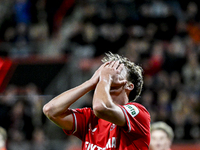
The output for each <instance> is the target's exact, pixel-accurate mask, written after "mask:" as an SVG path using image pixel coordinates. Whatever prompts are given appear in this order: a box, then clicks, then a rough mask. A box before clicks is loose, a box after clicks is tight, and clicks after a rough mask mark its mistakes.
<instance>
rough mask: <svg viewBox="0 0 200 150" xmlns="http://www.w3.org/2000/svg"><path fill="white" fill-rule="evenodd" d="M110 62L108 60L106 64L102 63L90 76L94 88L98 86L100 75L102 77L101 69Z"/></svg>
mask: <svg viewBox="0 0 200 150" xmlns="http://www.w3.org/2000/svg"><path fill="white" fill-rule="evenodd" d="M108 64H109V62H106V63H104V64H102V65H101V66H100V67H99V68H98V69H97V70H96V71H95V73H94V74H93V76H92V77H91V78H90V81H91V83H92V86H93V88H95V87H96V85H97V83H98V82H99V77H100V74H101V71H102V70H103V68H104V67H105V66H106V65H108Z"/></svg>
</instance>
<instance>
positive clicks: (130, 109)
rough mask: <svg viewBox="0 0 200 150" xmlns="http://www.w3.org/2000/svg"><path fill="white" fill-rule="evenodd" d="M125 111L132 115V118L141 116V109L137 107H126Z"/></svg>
mask: <svg viewBox="0 0 200 150" xmlns="http://www.w3.org/2000/svg"><path fill="white" fill-rule="evenodd" d="M124 107H125V109H126V110H127V111H128V112H129V114H131V116H133V117H135V116H137V114H139V109H138V108H137V107H136V106H135V105H125V106H124Z"/></svg>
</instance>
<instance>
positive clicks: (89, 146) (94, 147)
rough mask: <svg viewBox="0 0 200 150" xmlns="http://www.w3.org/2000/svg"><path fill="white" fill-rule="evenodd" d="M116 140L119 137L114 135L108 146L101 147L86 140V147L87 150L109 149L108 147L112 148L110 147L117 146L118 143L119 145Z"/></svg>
mask: <svg viewBox="0 0 200 150" xmlns="http://www.w3.org/2000/svg"><path fill="white" fill-rule="evenodd" d="M116 142H117V138H116V137H112V138H109V139H108V142H107V144H106V147H100V146H97V145H95V144H92V143H90V142H88V141H86V142H85V149H86V150H107V149H110V148H116V145H117V143H116Z"/></svg>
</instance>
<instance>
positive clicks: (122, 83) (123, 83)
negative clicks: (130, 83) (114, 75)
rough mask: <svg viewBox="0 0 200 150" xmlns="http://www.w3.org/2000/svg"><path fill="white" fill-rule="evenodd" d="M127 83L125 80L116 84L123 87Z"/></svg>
mask: <svg viewBox="0 0 200 150" xmlns="http://www.w3.org/2000/svg"><path fill="white" fill-rule="evenodd" d="M126 83H127V80H119V81H118V84H119V85H125V84H126Z"/></svg>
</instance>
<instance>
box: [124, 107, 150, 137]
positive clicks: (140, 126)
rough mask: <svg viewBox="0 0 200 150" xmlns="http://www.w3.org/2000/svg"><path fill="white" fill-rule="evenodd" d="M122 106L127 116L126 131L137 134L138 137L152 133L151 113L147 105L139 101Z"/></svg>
mask: <svg viewBox="0 0 200 150" xmlns="http://www.w3.org/2000/svg"><path fill="white" fill-rule="evenodd" d="M120 107H121V109H122V110H123V113H124V115H125V117H126V126H125V127H124V128H123V130H124V132H126V133H134V135H135V134H137V135H138V137H139V136H147V135H149V134H150V115H149V112H148V111H147V110H146V108H145V107H143V106H142V105H140V104H138V103H128V104H126V105H123V106H120Z"/></svg>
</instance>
